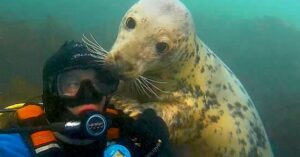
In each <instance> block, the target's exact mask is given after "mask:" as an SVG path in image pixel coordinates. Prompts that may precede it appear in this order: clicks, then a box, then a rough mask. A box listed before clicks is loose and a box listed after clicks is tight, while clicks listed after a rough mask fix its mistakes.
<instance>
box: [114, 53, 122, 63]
mask: <svg viewBox="0 0 300 157" xmlns="http://www.w3.org/2000/svg"><path fill="white" fill-rule="evenodd" d="M114 59H115V61H116V62H118V61H121V60H123V57H122V56H121V55H120V53H117V54H116V55H115V57H114Z"/></svg>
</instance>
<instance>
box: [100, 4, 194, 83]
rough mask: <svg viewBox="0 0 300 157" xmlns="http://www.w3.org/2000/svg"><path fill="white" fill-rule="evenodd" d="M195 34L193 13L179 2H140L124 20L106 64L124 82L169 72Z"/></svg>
mask: <svg viewBox="0 0 300 157" xmlns="http://www.w3.org/2000/svg"><path fill="white" fill-rule="evenodd" d="M191 33H193V34H194V24H193V21H192V17H191V14H190V13H189V11H188V9H186V7H185V6H184V5H183V4H182V3H181V2H180V1H179V0H140V1H139V2H138V3H136V4H135V5H133V6H132V7H131V8H130V9H129V10H128V12H127V13H126V15H125V16H124V17H123V20H122V22H121V25H120V28H119V33H118V37H117V39H116V41H115V43H114V45H113V47H112V49H111V50H110V52H109V54H108V55H107V57H106V59H105V63H106V65H107V66H109V68H111V69H113V70H112V71H115V72H116V73H117V75H118V76H120V77H121V78H122V79H124V80H132V79H135V78H138V77H139V76H141V75H144V74H145V73H151V72H154V71H159V70H160V69H165V68H166V65H168V64H172V63H175V61H174V59H175V58H177V57H175V56H179V53H181V50H182V49H183V48H184V47H185V46H186V45H184V44H182V43H183V42H184V41H187V40H188V38H189V36H190V34H191Z"/></svg>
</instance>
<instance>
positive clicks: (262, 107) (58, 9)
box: [0, 0, 300, 157]
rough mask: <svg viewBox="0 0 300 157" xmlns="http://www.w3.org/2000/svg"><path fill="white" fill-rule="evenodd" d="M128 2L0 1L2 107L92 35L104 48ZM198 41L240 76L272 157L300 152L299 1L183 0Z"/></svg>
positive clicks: (23, 95) (30, 92)
mask: <svg viewBox="0 0 300 157" xmlns="http://www.w3.org/2000/svg"><path fill="white" fill-rule="evenodd" d="M134 2H135V1H133V0H127V1H125V0H122V1H118V0H88V1H82V0H81V1H80V0H51V1H41V0H30V1H28V0H15V1H11V0H0V106H6V105H9V104H12V103H16V102H21V101H25V100H27V99H30V98H32V97H34V96H38V95H40V94H41V72H42V66H43V63H44V61H45V60H46V58H47V57H49V56H50V55H51V54H52V53H53V52H55V51H56V50H57V49H58V47H59V46H60V45H61V44H62V43H63V42H64V41H65V40H71V39H74V40H80V38H81V35H82V34H83V33H85V34H88V33H92V34H93V35H94V36H95V37H96V39H98V40H99V41H100V42H101V43H102V45H104V47H105V48H106V49H109V48H110V46H111V45H112V43H113V42H114V39H115V37H116V34H117V31H118V26H119V23H120V20H121V18H122V16H123V15H124V13H125V12H126V10H127V9H128V8H129V7H130V6H131V5H132V4H133V3H134ZM183 2H184V3H185V4H186V5H187V7H188V8H189V9H190V11H191V13H192V15H193V16H194V20H195V23H196V28H197V32H198V34H199V36H200V38H201V39H202V40H204V42H205V43H206V44H207V45H208V46H210V48H211V49H212V50H214V51H215V53H216V54H217V55H218V56H219V57H220V58H221V59H222V60H223V61H224V62H225V63H226V64H227V65H228V66H229V67H230V68H231V69H232V71H233V72H234V73H235V74H236V75H237V76H238V78H240V80H241V82H242V83H243V84H244V86H245V88H246V89H247V91H248V92H249V94H250V96H251V97H252V99H253V100H254V102H255V104H256V107H257V110H258V112H259V113H260V115H261V118H262V120H263V122H264V124H265V127H266V130H267V132H268V134H269V137H270V140H271V144H272V146H273V149H274V152H275V155H276V156H277V157H296V156H299V154H300V144H299V139H300V134H299V132H300V127H299V119H298V118H299V115H300V98H299V95H300V83H299V80H300V16H299V14H300V12H299V10H300V1H298V0H265V1H258V0H251V1H242V0H240V1H233V0H218V1H217V0H201V1H195V0H183Z"/></svg>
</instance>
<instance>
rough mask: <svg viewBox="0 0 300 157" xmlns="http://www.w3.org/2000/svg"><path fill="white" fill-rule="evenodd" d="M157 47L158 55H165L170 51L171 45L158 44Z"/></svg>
mask: <svg viewBox="0 0 300 157" xmlns="http://www.w3.org/2000/svg"><path fill="white" fill-rule="evenodd" d="M155 47H156V51H157V52H158V53H164V52H166V51H168V50H169V45H168V44H167V43H165V42H158V43H156V45H155Z"/></svg>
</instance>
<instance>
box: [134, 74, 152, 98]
mask: <svg viewBox="0 0 300 157" xmlns="http://www.w3.org/2000/svg"><path fill="white" fill-rule="evenodd" d="M136 81H137V83H138V85H139V87H140V88H141V89H142V91H143V93H144V94H145V95H147V96H148V97H151V96H150V95H149V94H148V92H147V90H145V88H146V87H145V85H143V83H142V82H141V80H139V78H137V79H136Z"/></svg>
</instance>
